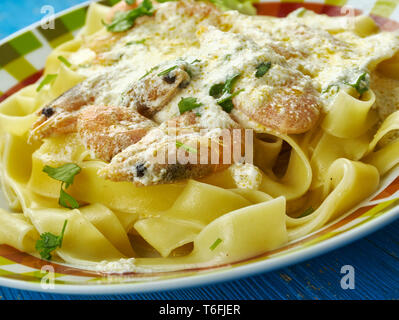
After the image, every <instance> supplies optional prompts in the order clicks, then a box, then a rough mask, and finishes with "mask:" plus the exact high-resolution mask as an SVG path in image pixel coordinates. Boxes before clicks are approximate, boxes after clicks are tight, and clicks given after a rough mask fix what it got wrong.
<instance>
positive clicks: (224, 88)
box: [209, 74, 244, 113]
mask: <svg viewBox="0 0 399 320" xmlns="http://www.w3.org/2000/svg"><path fill="white" fill-rule="evenodd" d="M239 77H240V74H235V75H234V76H232V77H230V78H227V80H226V82H225V83H217V84H214V85H213V86H212V87H211V88H210V89H209V95H210V96H212V97H213V98H215V99H216V100H217V103H218V105H220V106H221V107H222V109H223V110H224V111H226V112H227V113H230V112H231V111H232V110H233V108H234V104H233V98H234V97H235V96H236V95H238V94H239V93H240V92H242V91H244V90H243V89H242V90H238V91H236V92H234V93H232V91H233V88H234V85H235V83H236V81H237V80H238V78H239Z"/></svg>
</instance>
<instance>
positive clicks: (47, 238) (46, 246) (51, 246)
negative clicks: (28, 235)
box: [35, 220, 68, 260]
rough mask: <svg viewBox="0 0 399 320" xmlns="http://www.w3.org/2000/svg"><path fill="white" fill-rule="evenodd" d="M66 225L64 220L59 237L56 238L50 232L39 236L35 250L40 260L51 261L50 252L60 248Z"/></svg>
mask: <svg viewBox="0 0 399 320" xmlns="http://www.w3.org/2000/svg"><path fill="white" fill-rule="evenodd" d="M67 223H68V220H65V222H64V226H63V227H62V231H61V234H60V235H59V236H56V235H54V234H52V233H50V232H45V233H42V234H41V235H40V239H39V240H37V241H36V246H35V248H36V250H37V251H38V252H39V253H40V256H41V257H42V259H46V260H51V258H52V255H51V252H53V251H54V250H55V249H57V248H61V247H62V241H63V239H64V233H65V229H66V226H67Z"/></svg>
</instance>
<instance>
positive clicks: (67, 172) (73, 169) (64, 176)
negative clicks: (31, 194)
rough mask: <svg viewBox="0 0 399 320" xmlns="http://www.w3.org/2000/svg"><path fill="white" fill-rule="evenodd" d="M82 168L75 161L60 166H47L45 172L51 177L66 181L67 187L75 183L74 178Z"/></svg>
mask: <svg viewBox="0 0 399 320" xmlns="http://www.w3.org/2000/svg"><path fill="white" fill-rule="evenodd" d="M81 170H82V169H81V168H80V167H79V166H78V165H77V164H74V163H67V164H64V165H63V166H61V167H58V168H52V167H50V166H45V167H44V168H43V172H45V173H47V174H48V175H49V177H50V178H53V179H55V180H58V181H62V182H64V183H66V188H69V186H70V185H71V184H73V180H74V178H75V176H76V175H77V174H79V173H80V171H81Z"/></svg>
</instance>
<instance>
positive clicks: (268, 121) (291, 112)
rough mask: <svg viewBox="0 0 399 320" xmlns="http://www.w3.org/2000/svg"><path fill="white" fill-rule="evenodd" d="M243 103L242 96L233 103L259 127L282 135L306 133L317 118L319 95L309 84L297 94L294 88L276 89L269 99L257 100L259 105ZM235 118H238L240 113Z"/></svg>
mask: <svg viewBox="0 0 399 320" xmlns="http://www.w3.org/2000/svg"><path fill="white" fill-rule="evenodd" d="M244 99H245V98H244V95H242V96H241V97H237V98H235V99H234V100H233V101H234V105H235V106H236V108H237V109H238V110H240V111H242V112H243V113H244V114H246V115H247V116H248V117H249V118H251V119H253V120H255V121H256V122H258V123H260V124H261V125H263V126H265V127H268V128H270V129H272V130H276V131H277V132H281V133H285V134H300V133H304V132H307V131H309V130H310V129H311V128H312V127H313V126H314V125H315V124H316V123H317V121H318V119H319V116H320V111H319V109H320V102H319V99H318V92H317V91H316V90H315V89H314V88H313V87H312V85H311V84H310V83H308V84H306V85H305V86H304V87H302V88H301V89H300V90H299V89H298V88H297V87H295V85H294V84H290V85H287V86H286V87H285V86H282V87H280V88H275V89H274V90H273V91H272V92H271V93H270V96H267V95H265V97H264V99H262V100H260V101H259V100H258V101H257V102H258V103H259V104H257V103H256V102H254V103H253V104H252V103H250V102H249V101H248V100H244ZM234 116H235V117H238V116H239V113H235V114H234ZM238 120H240V119H238Z"/></svg>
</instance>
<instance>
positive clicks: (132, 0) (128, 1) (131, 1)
mask: <svg viewBox="0 0 399 320" xmlns="http://www.w3.org/2000/svg"><path fill="white" fill-rule="evenodd" d="M125 2H126V3H127V4H128V5H132V4H135V3H136V0H125Z"/></svg>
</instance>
